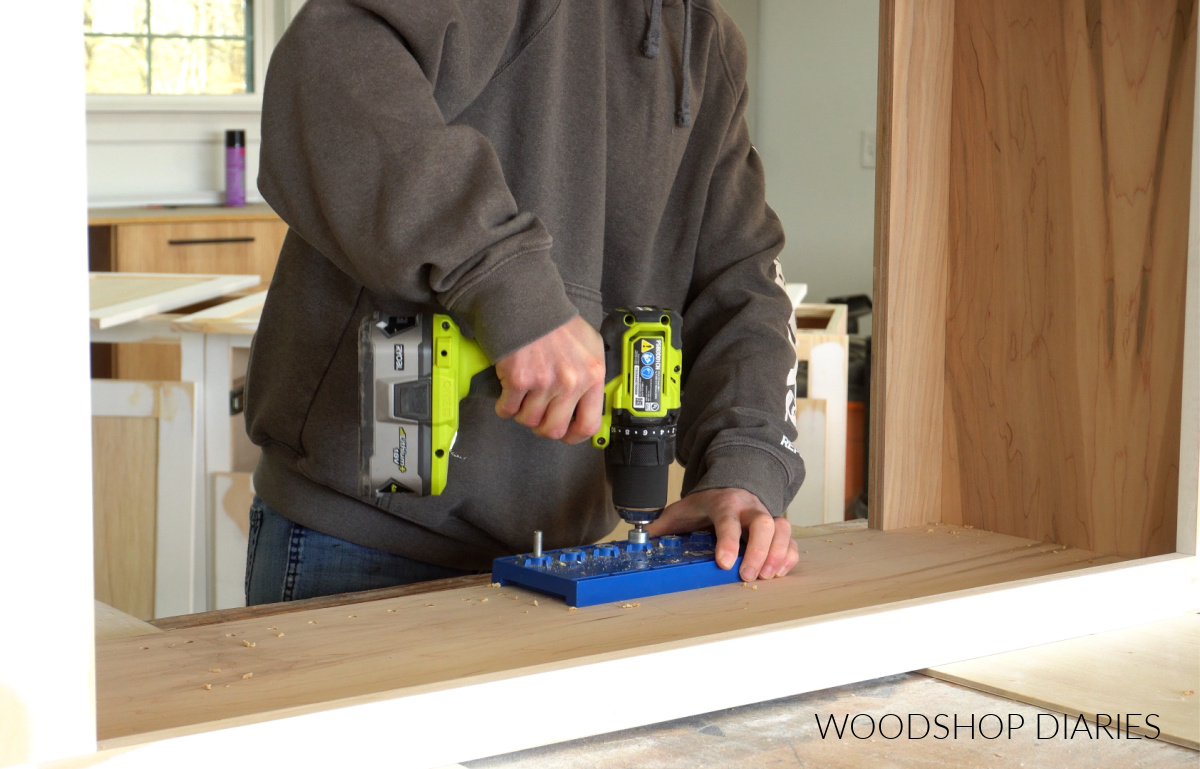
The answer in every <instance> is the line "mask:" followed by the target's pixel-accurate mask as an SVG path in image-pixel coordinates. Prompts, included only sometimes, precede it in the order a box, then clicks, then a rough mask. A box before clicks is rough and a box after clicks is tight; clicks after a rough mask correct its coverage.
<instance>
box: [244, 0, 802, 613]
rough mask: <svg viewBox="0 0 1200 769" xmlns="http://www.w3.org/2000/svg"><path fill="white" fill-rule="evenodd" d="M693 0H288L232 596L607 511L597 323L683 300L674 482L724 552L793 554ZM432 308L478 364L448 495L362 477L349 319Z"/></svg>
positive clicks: (703, 15) (738, 126)
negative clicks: (265, 282)
mask: <svg viewBox="0 0 1200 769" xmlns="http://www.w3.org/2000/svg"><path fill="white" fill-rule="evenodd" d="M747 96H748V94H747V88H746V46H745V42H744V40H743V38H742V36H741V34H740V33H739V32H738V30H737V28H736V26H735V25H734V24H733V22H732V20H731V19H730V18H729V16H728V15H727V14H726V13H725V12H724V10H723V9H722V8H721V7H720V6H719V5H718V4H717V3H716V2H715V1H714V0H674V1H672V0H308V2H307V3H306V5H305V6H304V8H303V10H302V11H301V12H300V13H299V14H298V15H297V17H296V19H295V20H294V22H293V23H292V25H291V26H290V28H289V29H288V30H287V32H286V34H284V36H283V38H282V39H281V40H280V42H279V45H278V47H277V48H276V50H275V52H274V55H273V56H272V58H271V62H270V66H269V68H268V72H267V81H266V88H265V91H264V95H263V115H262V154H261V165H260V173H259V180H258V184H259V189H260V190H261V191H262V193H263V195H264V197H265V198H266V200H267V201H268V202H269V203H270V205H271V206H272V208H274V210H275V211H276V212H278V214H279V215H280V216H281V217H282V218H283V220H284V221H285V222H286V223H287V224H288V226H289V232H288V235H287V238H286V240H285V241H284V244H283V248H282V251H281V253H280V255H279V261H278V266H277V267H276V270H275V275H274V277H273V279H272V281H271V285H270V290H269V293H268V297H267V301H266V305H265V306H264V308H263V313H262V320H261V323H260V325H259V329H258V333H257V334H256V336H255V339H254V345H253V349H252V352H251V358H250V366H249V371H248V373H247V381H246V418H247V429H248V432H249V434H250V436H251V438H252V439H253V440H254V442H255V443H257V444H258V445H259V446H261V447H262V458H261V460H260V462H259V465H258V467H257V469H256V471H255V474H254V484H255V489H256V492H257V494H258V495H259V497H258V498H257V499H256V500H255V503H254V506H253V508H252V510H251V534H250V545H249V549H248V553H247V580H246V582H247V594H248V601H249V602H250V603H262V602H267V601H279V600H290V599H295V598H303V597H308V596H313V595H321V594H327V593H334V592H345V591H349V590H361V589H367V588H372V587H382V586H385V585H391V584H398V583H402V582H407V581H415V580H420V579H431V578H436V577H441V576H449V575H452V574H461V573H466V572H470V571H481V570H486V569H488V568H490V564H491V560H492V559H493V558H495V557H497V556H502V555H509V554H512V553H517V552H524V551H527V550H528V549H529V543H530V538H531V533H532V531H533V530H534V529H540V530H542V531H543V532H545V541H546V546H547V547H551V548H554V547H565V546H573V545H579V544H583V543H587V542H590V541H596V539H598V538H599V537H602V536H603V535H604V534H606V533H607V532H609V531H611V530H612V529H613V527H614V526H615V524H616V523H617V517H616V515H615V512H614V511H613V508H612V504H611V498H610V496H609V492H608V490H607V486H606V481H605V475H604V463H603V454H602V452H600V451H597V450H596V449H594V448H592V447H591V446H590V445H588V444H587V443H586V439H587V438H588V437H589V436H590V435H591V434H592V433H593V432H594V431H595V430H596V429H597V428H598V426H599V416H600V409H601V404H602V400H603V399H602V396H601V392H602V390H601V388H602V380H603V374H604V363H603V350H602V345H601V342H600V339H599V336H598V334H597V332H596V328H597V327H598V325H599V323H600V321H601V320H602V318H603V317H604V314H605V313H606V312H607V311H609V310H612V309H614V308H617V307H622V306H633V305H650V306H660V307H669V308H672V309H676V310H678V311H679V312H681V314H682V317H683V322H684V327H683V340H684V348H683V356H684V379H683V382H682V386H683V401H682V409H681V414H680V423H679V437H678V440H677V449H676V451H677V457H678V460H679V461H680V462H681V463H682V464H683V465H684V466H685V468H686V470H685V475H684V481H683V494H684V497H683V499H682V500H681V501H679V502H677V503H675V504H673V505H671V506H669V507H668V508H667V510H666V511H665V512H664V514H663V516H662V517H661V518H660V519H659V520H658V521H657V522H656V523H655V524H654V525H653V526H652V527H651V528H650V532H651V534H654V535H661V534H665V533H669V532H678V531H687V530H693V529H697V528H704V527H706V526H707V527H714V528H715V530H716V534H717V538H718V545H717V561H718V564H719V565H720V566H722V567H723V568H729V567H730V565H731V564H732V563H733V561H734V559H735V558H736V556H737V553H738V547H739V540H740V539H741V538H742V537H743V536H745V538H746V544H745V557H744V558H743V564H742V566H741V572H740V576H741V578H742V579H745V580H754V579H770V578H772V577H776V576H782V575H784V574H786V573H787V572H788V571H789V570H790V569H792V568H793V567H794V566H795V564H796V563H797V560H798V555H797V551H796V546H795V543H794V542H793V541H792V539H791V532H790V527H789V526H788V524H787V521H786V520H784V519H783V518H781V517H780V516H782V514H783V513H784V510H785V508H786V506H787V504H788V502H789V501H790V499H791V498H792V496H794V494H795V493H796V490H797V489H798V488H799V486H800V484H801V482H802V481H803V478H804V465H803V462H802V460H801V458H800V457H799V455H798V454H797V452H796V450H795V448H794V446H793V445H792V441H793V440H794V439H795V437H796V433H795V412H794V409H795V371H796V369H795V367H796V357H795V352H794V338H793V336H792V332H791V330H790V318H791V305H790V302H789V300H788V298H787V296H786V294H785V292H784V290H783V279H782V276H781V274H780V271H779V264H778V262H777V260H776V256H777V255H778V253H779V251H780V250H781V248H782V246H783V231H782V228H781V226H780V223H779V220H778V218H777V217H776V216H775V214H774V212H772V211H771V209H770V208H769V207H768V206H767V204H766V202H765V189H764V179H763V170H762V166H761V163H760V161H759V157H758V154H757V153H756V152H755V150H754V147H753V146H752V145H751V143H750V139H749V133H748V130H747V126H746V121H745V110H746V102H747ZM374 311H383V312H387V313H390V314H394V315H411V314H417V313H422V312H433V311H437V312H448V313H449V314H451V315H452V316H453V317H455V319H456V320H458V321H459V322H460V323H461V325H462V326H463V328H464V329H465V330H466V331H467V332H468V333H470V334H472V335H473V336H474V337H475V338H476V339H477V340H478V342H479V344H480V345H481V347H482V348H483V350H484V352H485V353H486V354H487V355H488V357H489V360H491V361H494V363H495V368H494V372H492V370H489V371H488V372H485V373H484V374H481V375H479V376H477V377H476V378H475V380H474V382H473V384H472V388H471V392H470V394H469V395H468V396H467V397H466V398H465V399H464V400H463V401H462V403H461V404H460V427H459V434H458V438H457V441H456V443H455V445H454V448H453V451H452V455H451V460H450V466H449V473H448V483H447V486H446V490H445V492H444V493H443V494H441V495H440V496H430V497H416V496H410V495H400V494H394V495H385V496H384V497H382V498H378V499H377V498H375V497H373V496H370V497H368V496H363V495H361V494H360V492H359V487H358V451H359V414H360V412H359V385H358V364H357V351H358V343H357V340H358V328H359V323H360V321H361V319H362V318H363V317H364V316H366V315H367V314H369V313H371V312H374Z"/></svg>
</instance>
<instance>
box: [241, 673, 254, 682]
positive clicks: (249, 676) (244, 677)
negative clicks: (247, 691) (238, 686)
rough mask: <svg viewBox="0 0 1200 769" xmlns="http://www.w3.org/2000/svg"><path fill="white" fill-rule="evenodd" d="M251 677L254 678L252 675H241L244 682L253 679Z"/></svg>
mask: <svg viewBox="0 0 1200 769" xmlns="http://www.w3.org/2000/svg"><path fill="white" fill-rule="evenodd" d="M253 677H254V674H253V673H244V674H243V675H242V680H243V681H245V680H246V679H247V678H253Z"/></svg>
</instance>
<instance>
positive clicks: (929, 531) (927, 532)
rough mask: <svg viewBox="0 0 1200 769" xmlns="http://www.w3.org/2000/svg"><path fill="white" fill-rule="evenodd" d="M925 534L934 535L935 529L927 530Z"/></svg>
mask: <svg viewBox="0 0 1200 769" xmlns="http://www.w3.org/2000/svg"><path fill="white" fill-rule="evenodd" d="M925 533H926V534H932V533H933V529H926V530H925Z"/></svg>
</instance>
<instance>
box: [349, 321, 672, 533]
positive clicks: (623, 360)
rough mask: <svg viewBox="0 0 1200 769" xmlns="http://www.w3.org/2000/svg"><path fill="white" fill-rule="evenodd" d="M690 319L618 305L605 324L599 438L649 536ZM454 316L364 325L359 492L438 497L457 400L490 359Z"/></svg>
mask: <svg viewBox="0 0 1200 769" xmlns="http://www.w3.org/2000/svg"><path fill="white" fill-rule="evenodd" d="M682 326H683V323H682V321H681V319H680V317H679V315H678V314H677V313H675V312H673V311H670V310H663V309H659V308H654V307H635V308H632V309H618V310H614V311H613V312H611V313H609V315H608V317H607V318H605V320H604V323H603V324H602V325H601V327H600V335H601V337H602V338H603V340H604V348H605V386H604V413H603V417H602V422H601V427H600V431H599V432H597V433H596V435H594V436H593V437H592V445H593V446H595V447H597V448H600V449H603V450H604V457H605V464H606V466H607V471H608V478H609V481H610V482H611V485H612V499H613V505H614V507H616V509H617V512H618V513H619V514H620V516H621V517H622V518H623V519H625V520H626V521H628V522H629V523H632V524H633V525H634V528H633V530H632V531H631V532H630V534H629V538H630V541H633V542H645V541H646V539H647V534H646V531H645V528H644V527H645V525H646V524H648V523H651V522H652V521H654V520H655V519H657V518H658V516H659V515H661V514H662V511H663V508H664V507H665V506H666V500H667V477H668V473H669V467H670V464H671V461H672V460H673V458H674V456H675V433H676V427H677V424H678V421H679V402H680V389H681V387H680V383H681V381H682V365H683V352H682V339H681V333H680V332H681V329H682ZM490 365H491V364H490V362H489V361H488V359H487V356H486V355H484V353H483V351H482V350H481V349H480V347H479V345H478V344H477V343H476V342H475V341H474V340H472V339H468V338H466V337H464V336H463V335H462V333H461V331H460V330H459V328H458V326H457V325H456V324H455V323H454V321H453V320H452V319H451V318H450V317H449V316H447V315H441V314H430V315H421V316H415V317H403V318H402V317H395V316H389V315H385V314H382V313H375V314H373V315H370V316H367V318H365V319H364V321H363V323H362V326H361V327H360V330H359V369H360V375H361V380H362V429H361V451H360V473H359V477H360V491H361V493H362V494H363V495H364V496H370V495H372V494H374V495H376V496H381V495H383V494H397V493H414V494H417V495H421V496H425V495H430V494H441V493H442V491H443V490H444V489H445V487H446V480H447V479H446V476H447V470H448V468H449V462H450V450H451V448H452V446H453V444H454V439H455V437H456V435H457V432H458V404H459V401H460V400H462V399H463V398H464V397H466V395H467V392H468V391H469V390H470V386H471V379H472V377H474V376H475V375H476V374H478V373H479V372H480V371H482V370H483V369H485V368H487V367H488V366H490Z"/></svg>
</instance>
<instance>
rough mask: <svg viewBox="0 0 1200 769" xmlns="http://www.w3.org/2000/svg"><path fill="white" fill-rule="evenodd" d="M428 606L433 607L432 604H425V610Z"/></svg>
mask: <svg viewBox="0 0 1200 769" xmlns="http://www.w3.org/2000/svg"><path fill="white" fill-rule="evenodd" d="M430 606H433V604H431V603H427V604H425V608H426V609H428V608H429V607H430Z"/></svg>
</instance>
